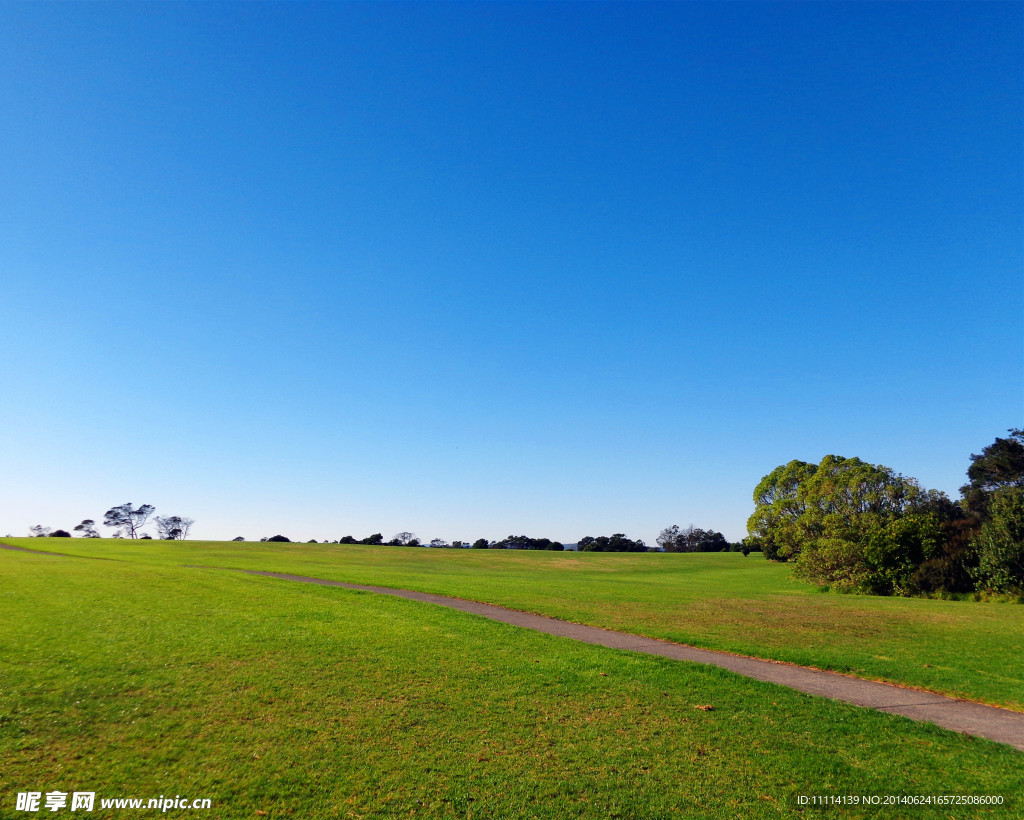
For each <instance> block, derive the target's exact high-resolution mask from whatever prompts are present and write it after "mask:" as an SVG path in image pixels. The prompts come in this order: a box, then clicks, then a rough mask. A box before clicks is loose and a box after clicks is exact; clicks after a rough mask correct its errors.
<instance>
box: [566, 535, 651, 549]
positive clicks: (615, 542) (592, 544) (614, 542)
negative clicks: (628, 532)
mask: <svg viewBox="0 0 1024 820" xmlns="http://www.w3.org/2000/svg"><path fill="white" fill-rule="evenodd" d="M576 548H577V549H578V550H579V551H580V552H647V545H646V544H645V543H644V542H643V541H641V540H640V539H639V538H638V539H637V540H636V541H633V540H631V539H629V538H627V537H626V536H625V534H623V533H621V532H617V533H615V534H613V535H611V536H607V535H601V536H598V537H597V538H592V537H591V536H589V535H587V536H584V537H583V538H581V539H580V540H579V541H578V542H577V546H576Z"/></svg>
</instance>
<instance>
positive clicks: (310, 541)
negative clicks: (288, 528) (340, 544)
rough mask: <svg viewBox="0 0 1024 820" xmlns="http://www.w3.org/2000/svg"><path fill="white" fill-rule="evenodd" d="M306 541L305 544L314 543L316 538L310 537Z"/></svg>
mask: <svg viewBox="0 0 1024 820" xmlns="http://www.w3.org/2000/svg"><path fill="white" fill-rule="evenodd" d="M306 543H307V544H315V543H316V539H315V538H310V539H309V540H308V541H307V542H306Z"/></svg>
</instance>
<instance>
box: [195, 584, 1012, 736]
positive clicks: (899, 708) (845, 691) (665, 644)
mask: <svg viewBox="0 0 1024 820" xmlns="http://www.w3.org/2000/svg"><path fill="white" fill-rule="evenodd" d="M210 569H212V567H211V568H210ZM241 572H246V573H248V574H250V575H264V576H267V577H269V578H280V579H282V580H284V581H301V582H302V583H306V584H322V585H324V586H332V587H344V588H345V589H361V590H365V591H366V592H377V593H380V594H381V595H394V596H397V597H399V598H408V599H410V600H413V601H425V602H427V603H431V604H438V605H440V606H447V607H451V608H452V609H458V610H461V611H462V612H471V613H472V614H474V615H482V616H484V617H485V618H490V619H491V620H492V621H501V622H502V623H506V624H512V625H514V626H521V627H525V628H526V629H533V630H536V631H537V632H546V633H548V634H549V635H559V636H561V637H564V638H572V639H574V640H577V641H583V642H584V643H591V644H597V645H598V646H608V647H611V648H612V649H625V650H628V651H630V652H644V653H646V654H648V655H661V656H662V657H665V658H673V659H674V660H680V661H694V662H696V663H710V664H714V665H715V666H720V667H722V668H723V669H728V670H729V671H730V672H735V673H736V674H738V675H744V676H746V677H748V678H756V679H757V680H761V681H767V682H768V683H777V684H779V685H781V686H788V687H789V688H790V689H796V690H798V691H800V692H806V693H808V694H810V695H820V696H821V697H825V698H831V699H832V700H841V701H845V702H847V703H853V704H855V705H857V706H866V707H868V708H869V709H877V710H878V711H880V712H890V713H892V714H895V715H903V716H904V717H908V718H911V719H912V720H918V721H922V722H925V723H934V724H936V725H937V726H941V727H942V728H944V729H952V730H953V731H954V732H963V733H964V734H968V735H976V736H978V737H984V738H988V739H989V740H994V741H996V742H998V743H1006V744H1009V745H1010V746H1013V747H1015V748H1017V749H1020V750H1021V751H1024V713H1020V712H1012V711H1010V710H1009V709H1001V708H999V707H998V706H986V705H984V704H981V703H973V702H971V701H965V700H956V699H955V698H948V697H946V696H944V695H936V694H933V693H931V692H921V691H918V690H916V689H907V688H905V687H902V686H896V685H894V684H891V683H877V682H876V681H869V680H862V679H861V678H854V677H851V676H849V675H840V674H837V673H835V672H822V671H820V670H818V669H808V668H806V667H803V666H794V665H792V664H788V663H781V662H778V661H765V660H760V659H758V658H747V657H744V656H742V655H731V654H729V653H728V652H714V651H711V650H708V649H696V648H695V647H692V646H686V645H684V644H678V643H670V642H669V641H662V640H658V639H656V638H643V637H640V636H639V635H631V634H629V633H626V632H612V631H611V630H607V629H598V628H597V627H593V626H584V625H582V624H574V623H570V622H568V621H560V620H558V619H557V618H548V617H547V616H544V615H531V614H530V613H528V612H519V611H518V610H514V609H505V608H504V607H500V606H494V605H493V604H481V603H478V602H476V601H466V600H463V599H462V598H449V597H448V596H446V595H431V594H430V593H426V592H413V591H412V590H408V589H391V588H390V587H375V586H367V585H365V584H347V583H344V582H342V581H328V580H325V579H323V578H309V577H307V576H305V575H288V574H286V573H283V572H261V571H259V570H241Z"/></svg>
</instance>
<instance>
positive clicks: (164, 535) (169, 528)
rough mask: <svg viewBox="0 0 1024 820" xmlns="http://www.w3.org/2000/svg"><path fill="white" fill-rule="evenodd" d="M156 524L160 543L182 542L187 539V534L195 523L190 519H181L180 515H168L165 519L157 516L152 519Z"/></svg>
mask: <svg viewBox="0 0 1024 820" xmlns="http://www.w3.org/2000/svg"><path fill="white" fill-rule="evenodd" d="M153 522H154V523H155V524H156V534H157V538H159V539H160V540H161V541H184V540H185V539H186V538H188V532H189V530H190V529H192V525H193V524H194V523H196V522H195V521H193V520H192V519H191V518H183V517H182V516H180V515H169V516H167V517H166V518H162V517H161V516H159V515H158V516H157V517H156V518H154V519H153Z"/></svg>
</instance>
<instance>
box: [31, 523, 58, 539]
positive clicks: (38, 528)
mask: <svg viewBox="0 0 1024 820" xmlns="http://www.w3.org/2000/svg"><path fill="white" fill-rule="evenodd" d="M51 532H53V529H52V528H51V527H44V526H43V525H42V524H36V525H35V526H34V527H29V528H28V534H29V537H31V538H46V537H47V536H48V535H49V534H50V533H51Z"/></svg>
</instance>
